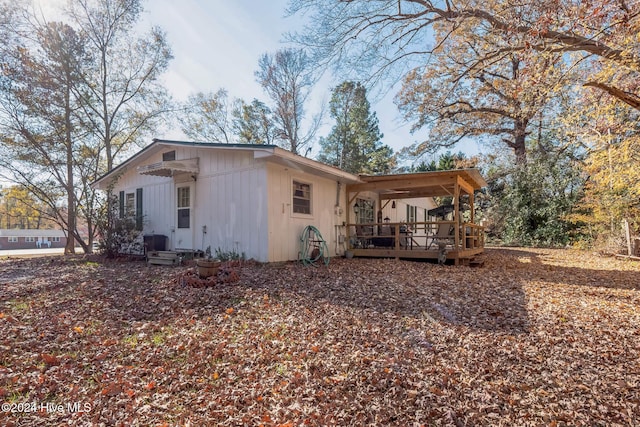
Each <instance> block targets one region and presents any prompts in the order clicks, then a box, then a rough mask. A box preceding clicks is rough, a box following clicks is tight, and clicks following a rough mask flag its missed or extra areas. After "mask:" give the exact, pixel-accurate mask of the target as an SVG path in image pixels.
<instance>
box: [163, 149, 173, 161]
mask: <svg viewBox="0 0 640 427" xmlns="http://www.w3.org/2000/svg"><path fill="white" fill-rule="evenodd" d="M175 159H176V150H173V151H167V152H166V153H162V161H163V162H170V161H172V160H175Z"/></svg>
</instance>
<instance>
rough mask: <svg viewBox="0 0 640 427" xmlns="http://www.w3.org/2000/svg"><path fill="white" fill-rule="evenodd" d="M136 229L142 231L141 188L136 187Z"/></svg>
mask: <svg viewBox="0 0 640 427" xmlns="http://www.w3.org/2000/svg"><path fill="white" fill-rule="evenodd" d="M136 230H140V231H142V188H137V189H136Z"/></svg>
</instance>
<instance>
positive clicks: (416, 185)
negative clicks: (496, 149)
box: [347, 169, 487, 200]
mask: <svg viewBox="0 0 640 427" xmlns="http://www.w3.org/2000/svg"><path fill="white" fill-rule="evenodd" d="M360 180H361V181H363V182H362V183H358V184H352V185H348V186H347V191H348V192H350V193H359V192H362V191H373V192H376V193H378V194H379V197H380V199H381V200H390V199H414V198H420V197H435V196H453V195H454V194H455V187H456V185H457V186H458V188H459V189H460V191H461V192H462V193H466V194H473V192H474V191H476V190H479V189H481V188H482V187H486V186H487V182H486V181H485V179H484V178H483V177H482V175H480V172H479V171H478V170H477V169H456V170H447V171H433V172H419V173H408V174H397V175H375V176H371V175H360Z"/></svg>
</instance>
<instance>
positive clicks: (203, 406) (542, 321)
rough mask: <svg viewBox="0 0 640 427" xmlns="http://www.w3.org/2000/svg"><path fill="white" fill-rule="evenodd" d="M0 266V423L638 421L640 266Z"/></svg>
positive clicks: (541, 257) (558, 255)
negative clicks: (193, 278)
mask: <svg viewBox="0 0 640 427" xmlns="http://www.w3.org/2000/svg"><path fill="white" fill-rule="evenodd" d="M484 260H485V263H484V267H481V268H471V267H465V266H460V267H455V266H439V265H436V264H430V263H423V262H411V261H394V260H381V259H352V260H345V259H332V260H331V263H330V264H329V266H328V267H325V266H322V267H317V268H316V267H303V266H301V265H299V264H296V263H288V264H277V265H260V264H255V263H246V264H245V265H243V266H242V269H241V270H240V271H239V277H240V278H239V280H238V281H235V282H232V283H221V284H218V285H216V286H214V287H206V288H196V287H192V286H189V285H186V284H185V283H186V281H185V280H181V277H184V274H185V273H186V272H188V270H191V269H193V267H175V268H173V267H158V266H152V267H148V266H146V265H145V264H144V263H142V262H113V261H112V262H108V261H104V262H103V261H101V260H100V259H98V258H91V259H85V258H82V257H76V258H69V259H67V258H64V257H61V256H58V257H50V258H30V259H15V258H12V259H4V260H2V261H0V402H1V403H3V405H2V412H0V425H7V426H11V425H15V426H26V425H28V426H39V425H42V426H50V425H58V424H64V425H92V426H93V425H105V426H112V425H124V426H132V425H140V426H159V425H167V426H178V425H179V426H203V425H247V426H259V425H264V426H300V425H317V426H326V425H338V426H348V425H355V426H364V425H380V426H387V425H397V426H419V425H428V426H432V425H447V426H449V425H450V426H481V425H487V426H489V425H490V426H500V425H504V426H513V425H527V426H528V425H531V426H538V425H544V426H562V425H567V426H582V425H584V426H633V425H640V262H637V261H630V260H624V259H615V258H606V257H599V256H597V255H594V254H591V253H587V252H577V251H569V250H550V249H537V250H532V249H508V250H507V249H489V250H487V252H486V254H485V255H484Z"/></svg>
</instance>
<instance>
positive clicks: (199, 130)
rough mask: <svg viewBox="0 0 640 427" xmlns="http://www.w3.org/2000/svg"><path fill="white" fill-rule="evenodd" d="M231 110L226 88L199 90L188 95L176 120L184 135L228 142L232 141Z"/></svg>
mask: <svg viewBox="0 0 640 427" xmlns="http://www.w3.org/2000/svg"><path fill="white" fill-rule="evenodd" d="M231 110H232V107H231V106H230V105H229V96H228V94H227V91H226V90H224V89H220V90H218V91H217V92H215V93H208V94H205V93H202V92H199V93H197V94H195V95H192V96H190V97H189V100H188V101H187V104H186V106H185V109H184V111H183V112H181V113H180V115H179V116H178V121H179V122H180V125H181V128H182V131H183V132H184V133H185V135H187V136H188V137H189V138H191V139H193V140H196V141H207V142H219V143H224V144H228V143H230V142H232V134H231V132H232V117H231Z"/></svg>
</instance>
